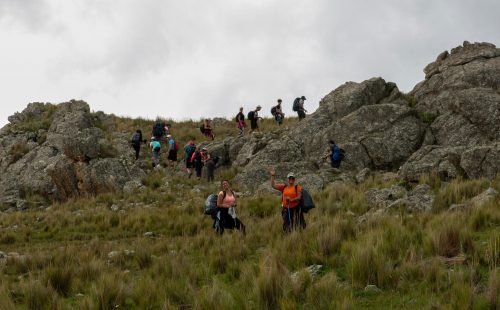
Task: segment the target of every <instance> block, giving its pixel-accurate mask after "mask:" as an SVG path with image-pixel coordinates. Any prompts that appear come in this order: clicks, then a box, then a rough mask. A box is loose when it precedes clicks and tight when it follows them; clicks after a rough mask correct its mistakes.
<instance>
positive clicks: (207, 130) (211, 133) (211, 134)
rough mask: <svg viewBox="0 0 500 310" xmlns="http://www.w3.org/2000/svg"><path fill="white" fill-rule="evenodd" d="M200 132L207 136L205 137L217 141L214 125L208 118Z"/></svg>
mask: <svg viewBox="0 0 500 310" xmlns="http://www.w3.org/2000/svg"><path fill="white" fill-rule="evenodd" d="M200 130H201V133H203V134H204V135H205V137H207V138H211V139H212V140H214V139H215V135H214V131H213V128H212V125H211V124H210V120H209V119H208V118H206V119H205V120H204V121H203V125H201V127H200Z"/></svg>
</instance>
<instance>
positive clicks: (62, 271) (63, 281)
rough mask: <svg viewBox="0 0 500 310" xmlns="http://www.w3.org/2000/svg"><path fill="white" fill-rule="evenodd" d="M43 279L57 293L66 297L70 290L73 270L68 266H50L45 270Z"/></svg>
mask: <svg viewBox="0 0 500 310" xmlns="http://www.w3.org/2000/svg"><path fill="white" fill-rule="evenodd" d="M45 280H46V282H47V283H48V284H49V285H50V287H52V288H53V289H54V290H55V291H56V292H57V293H59V294H60V295H62V296H65V297H67V296H68V295H69V293H70V291H71V285H72V282H73V272H72V270H71V268H70V267H69V266H50V267H48V268H47V269H46V270H45Z"/></svg>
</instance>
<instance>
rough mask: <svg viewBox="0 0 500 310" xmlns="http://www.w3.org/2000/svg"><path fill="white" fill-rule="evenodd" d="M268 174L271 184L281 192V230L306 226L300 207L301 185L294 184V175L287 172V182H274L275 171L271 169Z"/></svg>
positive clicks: (286, 230)
mask: <svg viewBox="0 0 500 310" xmlns="http://www.w3.org/2000/svg"><path fill="white" fill-rule="evenodd" d="M270 174H271V186H272V187H273V188H274V189H277V190H279V191H280V192H281V193H282V199H281V204H282V206H283V210H282V211H281V216H282V217H283V230H284V231H285V232H290V231H292V230H293V229H295V228H306V221H305V220H304V214H303V213H302V210H301V207H300V202H301V199H302V187H301V186H300V185H296V184H295V175H294V174H293V172H290V173H288V175H287V179H288V184H276V183H275V178H276V171H275V170H274V169H271V170H270Z"/></svg>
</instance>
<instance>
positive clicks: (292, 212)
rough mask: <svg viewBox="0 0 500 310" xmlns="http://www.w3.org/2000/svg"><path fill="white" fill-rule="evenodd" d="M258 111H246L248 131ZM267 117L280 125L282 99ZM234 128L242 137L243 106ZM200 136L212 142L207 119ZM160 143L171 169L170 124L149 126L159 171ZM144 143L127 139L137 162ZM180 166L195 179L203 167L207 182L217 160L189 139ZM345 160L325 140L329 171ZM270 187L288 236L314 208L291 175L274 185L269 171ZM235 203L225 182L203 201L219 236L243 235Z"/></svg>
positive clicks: (296, 106)
mask: <svg viewBox="0 0 500 310" xmlns="http://www.w3.org/2000/svg"><path fill="white" fill-rule="evenodd" d="M305 100H306V98H305V96H301V97H297V98H296V99H295V100H294V102H293V106H292V108H293V111H295V112H297V115H298V119H299V121H301V120H302V119H304V118H305V117H306V112H307V110H305V109H304V101H305ZM261 110H262V107H261V106H260V105H258V106H256V107H255V109H254V110H252V111H250V112H249V113H248V115H247V119H248V120H249V121H250V129H251V131H250V132H251V133H252V132H258V131H259V124H258V121H259V120H260V119H262V117H260V116H259V111H261ZM271 114H272V115H273V117H274V120H275V121H276V123H277V124H278V125H279V126H281V125H282V124H283V120H284V118H285V113H283V109H282V100H281V99H278V100H277V104H276V105H275V106H273V107H272V108H271ZM235 121H236V127H237V128H238V130H239V136H240V137H241V136H244V135H245V128H246V123H245V115H244V113H243V107H240V109H239V113H238V114H237V115H236V118H235ZM200 131H201V133H202V134H203V135H204V136H205V137H206V138H207V139H211V140H214V139H215V134H214V131H213V127H212V124H211V122H210V119H204V120H203V124H202V125H201V126H200ZM162 141H165V142H166V144H167V154H168V155H167V160H168V164H165V166H168V167H172V168H175V167H176V163H177V160H178V156H177V155H178V151H179V142H178V141H177V140H176V139H174V137H173V136H172V134H171V124H168V123H164V122H161V121H157V122H156V123H155V124H154V125H153V129H152V137H151V139H150V143H149V147H150V149H151V160H152V167H153V168H159V167H161V165H160V159H161V147H162V143H161V142H162ZM142 143H144V144H146V143H147V141H146V139H143V136H142V132H141V130H137V131H136V132H135V133H134V134H133V136H132V139H131V144H132V147H133V148H134V151H135V159H136V160H137V159H139V154H140V149H141V144H142ZM183 151H184V158H183V161H184V165H185V169H186V173H187V175H188V177H189V178H190V177H191V176H192V174H193V170H194V172H195V173H196V177H197V178H198V180H200V179H201V177H202V171H203V167H205V168H206V177H207V180H208V181H209V182H213V181H214V179H215V178H214V171H215V169H216V167H217V163H218V160H219V157H218V156H214V155H213V154H212V153H210V152H208V150H207V148H205V147H199V146H198V147H197V146H196V144H195V141H194V138H193V139H190V140H189V141H188V143H187V144H186V145H185V146H184V148H183ZM344 157H345V152H344V150H343V149H341V148H339V147H338V146H337V145H336V144H335V141H334V140H329V148H328V150H327V152H326V154H325V155H324V156H323V157H322V159H323V160H326V159H327V158H329V159H330V162H331V166H332V167H333V168H339V167H340V163H341V161H342V160H343V159H344ZM269 174H270V178H271V184H270V185H271V187H272V188H273V189H275V190H278V191H279V192H281V217H282V219H283V227H282V228H283V231H284V232H286V233H289V232H291V231H293V230H296V229H305V228H306V221H305V218H304V214H305V213H307V212H308V211H309V210H310V209H312V208H314V203H313V201H312V198H311V196H310V195H309V193H308V192H307V190H306V189H304V188H303V187H302V186H301V185H299V184H297V183H296V179H295V174H294V173H293V172H289V173H288V174H287V176H286V181H285V182H283V183H277V182H276V170H275V169H274V168H270V170H269ZM236 201H237V194H236V193H235V192H234V191H233V190H232V188H231V184H230V182H229V181H228V180H223V181H222V182H221V191H220V192H219V193H218V194H212V195H210V196H209V197H208V198H207V199H206V201H205V214H209V215H211V216H212V218H213V220H214V223H213V228H214V229H215V231H216V232H217V233H219V234H222V233H223V232H224V230H226V229H236V230H239V231H241V232H242V233H243V234H245V230H246V228H245V225H244V224H243V223H242V222H241V220H240V219H239V218H238V217H237V216H236V206H237V204H236Z"/></svg>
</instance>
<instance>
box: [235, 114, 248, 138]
mask: <svg viewBox="0 0 500 310" xmlns="http://www.w3.org/2000/svg"><path fill="white" fill-rule="evenodd" d="M246 126H247V124H246V123H245V115H244V114H243V107H240V112H239V113H238V114H236V128H238V129H239V130H240V134H239V135H238V137H243V136H244V135H245V127H246Z"/></svg>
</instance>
